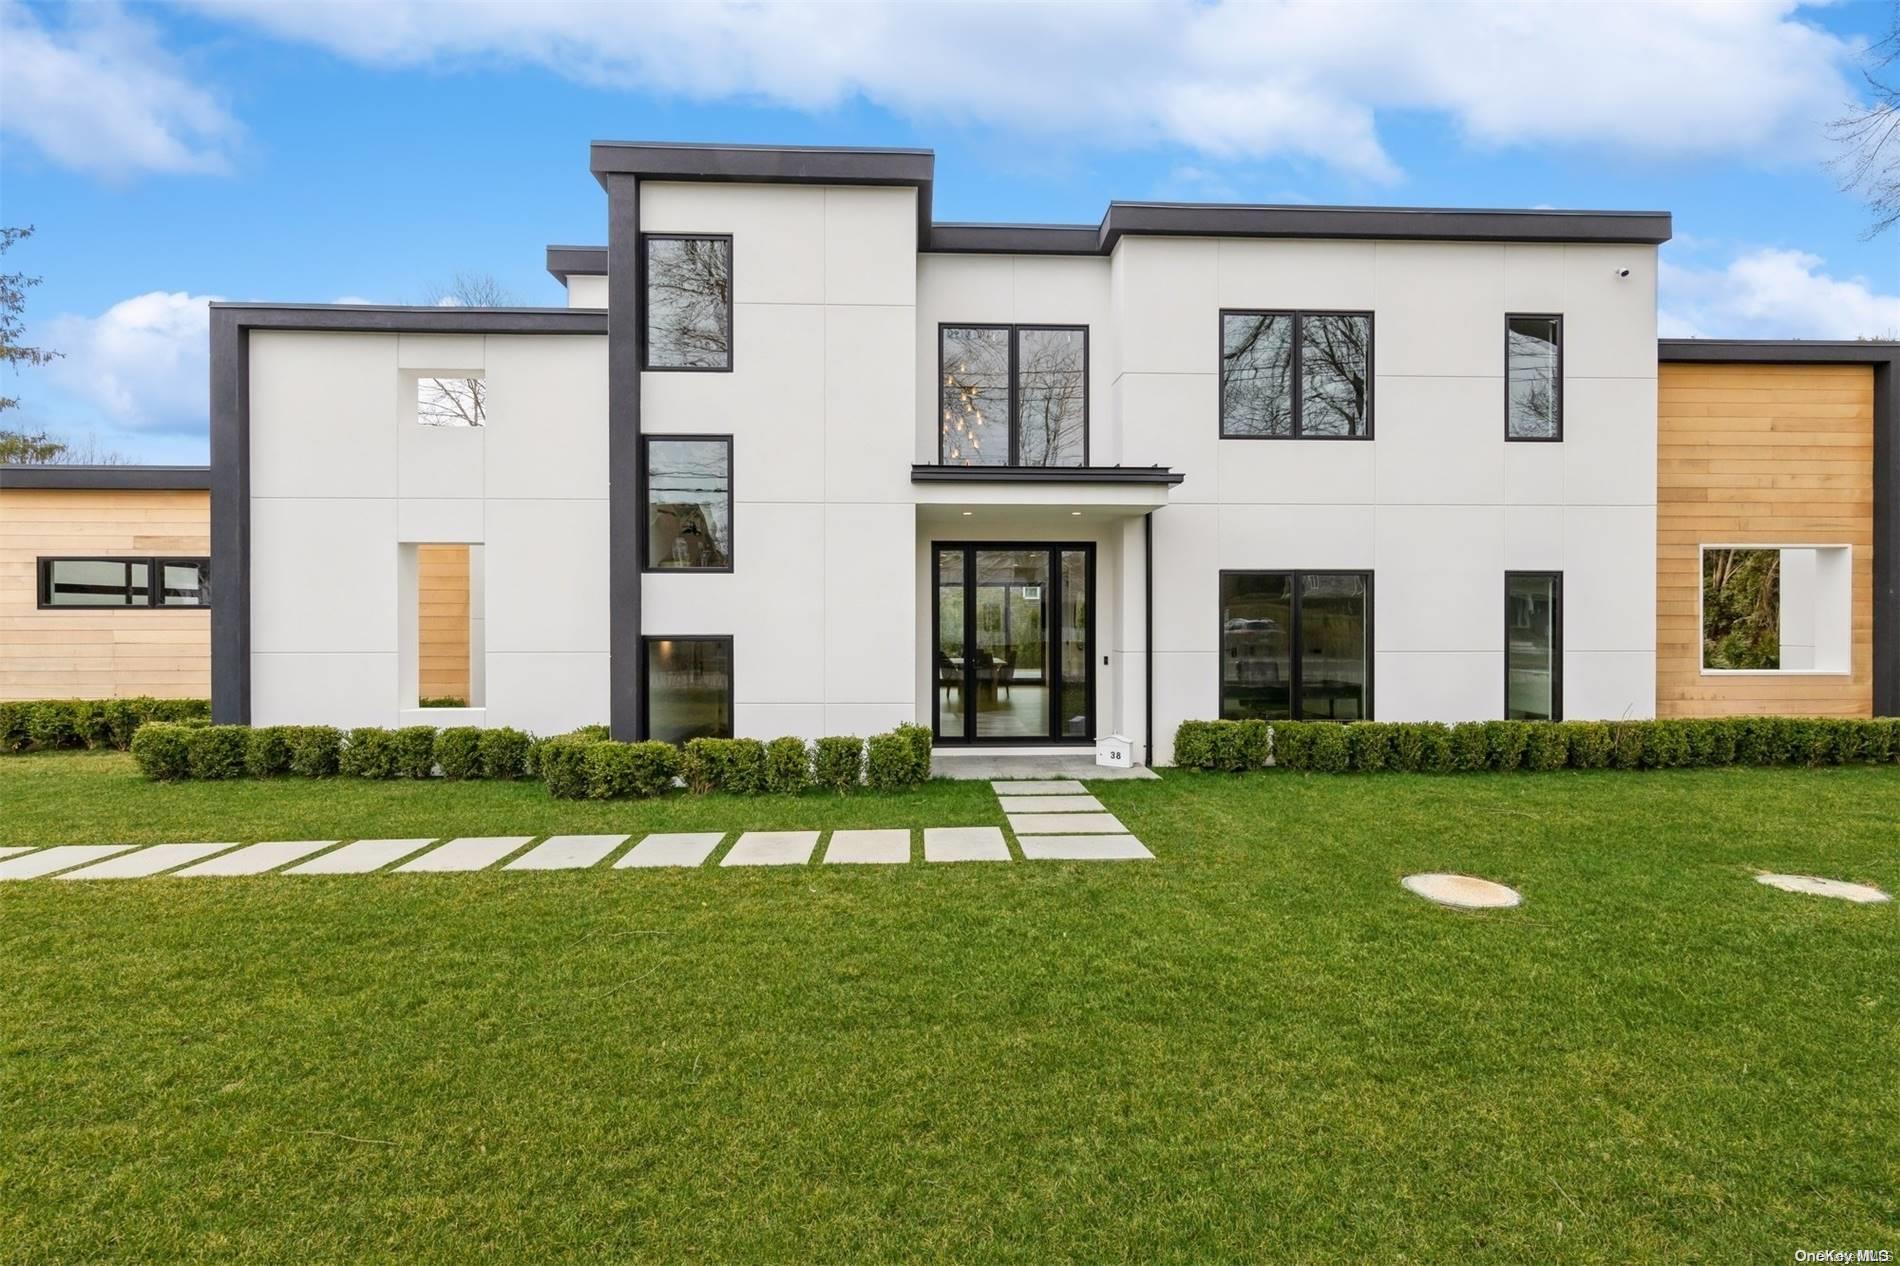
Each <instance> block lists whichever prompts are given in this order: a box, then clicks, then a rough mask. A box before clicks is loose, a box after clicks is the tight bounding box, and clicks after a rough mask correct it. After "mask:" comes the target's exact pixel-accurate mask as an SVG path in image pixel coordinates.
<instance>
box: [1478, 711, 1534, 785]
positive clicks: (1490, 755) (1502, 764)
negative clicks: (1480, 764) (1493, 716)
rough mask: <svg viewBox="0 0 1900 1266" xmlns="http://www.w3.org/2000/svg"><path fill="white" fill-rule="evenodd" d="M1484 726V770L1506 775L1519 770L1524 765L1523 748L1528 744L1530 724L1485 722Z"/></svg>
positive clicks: (1526, 722)
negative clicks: (1496, 771) (1493, 770)
mask: <svg viewBox="0 0 1900 1266" xmlns="http://www.w3.org/2000/svg"><path fill="white" fill-rule="evenodd" d="M1481 724H1482V725H1483V726H1484V763H1485V768H1487V769H1495V770H1499V771H1501V772H1505V773H1508V772H1510V771H1511V770H1513V769H1521V768H1522V767H1523V764H1524V748H1525V746H1526V745H1527V744H1528V743H1529V742H1530V737H1531V736H1530V723H1529V722H1528V721H1485V722H1482V723H1481Z"/></svg>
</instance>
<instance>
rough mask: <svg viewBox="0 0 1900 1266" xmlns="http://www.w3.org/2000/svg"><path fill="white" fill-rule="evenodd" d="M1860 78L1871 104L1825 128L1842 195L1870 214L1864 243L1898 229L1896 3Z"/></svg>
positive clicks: (1899, 19) (1899, 4) (1899, 20)
mask: <svg viewBox="0 0 1900 1266" xmlns="http://www.w3.org/2000/svg"><path fill="white" fill-rule="evenodd" d="M1867 59H1868V60H1867V66H1866V67H1865V68H1864V69H1863V70H1862V71H1861V78H1862V79H1864V80H1865V81H1866V83H1867V88H1868V91H1869V93H1870V95H1871V99H1870V100H1869V101H1868V102H1866V103H1864V104H1862V103H1856V104H1855V106H1854V108H1853V109H1851V110H1849V111H1848V113H1846V114H1844V115H1842V116H1841V117H1840V118H1838V119H1835V120H1834V121H1833V122H1832V123H1829V124H1828V125H1827V134H1828V137H1829V139H1831V140H1832V141H1833V142H1834V144H1835V147H1836V153H1835V156H1834V158H1833V159H1832V160H1831V161H1830V162H1829V164H1828V165H1829V166H1830V167H1832V168H1833V170H1834V172H1835V174H1836V176H1837V177H1838V178H1839V180H1840V187H1841V191H1842V192H1843V193H1858V194H1859V195H1860V196H1861V198H1862V199H1863V200H1864V201H1865V202H1866V203H1867V209H1868V210H1869V211H1870V212H1872V213H1873V219H1872V221H1871V222H1870V223H1869V224H1868V226H1867V228H1866V230H1865V231H1864V232H1863V233H1862V234H1861V236H1862V238H1873V237H1878V236H1879V235H1880V234H1882V233H1884V232H1886V231H1887V230H1888V229H1890V228H1892V227H1893V226H1894V225H1896V224H1900V0H1895V4H1894V8H1893V25H1892V27H1891V28H1890V29H1889V31H1888V32H1887V35H1886V38H1884V39H1882V40H1880V41H1879V42H1877V43H1875V44H1874V45H1873V46H1872V47H1870V48H1869V49H1868V50H1867Z"/></svg>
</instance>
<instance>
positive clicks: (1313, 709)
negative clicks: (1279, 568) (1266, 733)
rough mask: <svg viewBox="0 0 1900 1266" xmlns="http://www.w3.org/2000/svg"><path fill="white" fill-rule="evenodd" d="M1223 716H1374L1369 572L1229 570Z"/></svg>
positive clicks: (1223, 586)
mask: <svg viewBox="0 0 1900 1266" xmlns="http://www.w3.org/2000/svg"><path fill="white" fill-rule="evenodd" d="M1220 604H1221V609H1220V618H1221V643H1220V644H1221V686H1220V689H1221V700H1220V714H1221V716H1222V717H1224V718H1227V719H1230V720H1243V719H1246V718H1250V717H1262V718H1266V719H1269V720H1300V721H1365V720H1369V719H1371V716H1372V576H1371V574H1370V573H1368V572H1247V571H1228V572H1222V573H1221V577H1220Z"/></svg>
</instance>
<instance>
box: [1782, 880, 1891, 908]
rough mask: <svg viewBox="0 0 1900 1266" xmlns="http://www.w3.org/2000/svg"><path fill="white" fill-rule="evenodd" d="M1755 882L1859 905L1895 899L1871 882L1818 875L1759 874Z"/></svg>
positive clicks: (1784, 890) (1785, 890) (1875, 903)
mask: <svg viewBox="0 0 1900 1266" xmlns="http://www.w3.org/2000/svg"><path fill="white" fill-rule="evenodd" d="M1755 882H1756V883H1758V884H1767V885H1768V886H1769V887H1770V888H1779V889H1781V890H1782V891H1783V892H1804V893H1807V894H1809V895H1811V896H1816V897H1834V898H1837V899H1838V900H1841V901H1852V902H1855V903H1857V904H1859V905H1877V904H1878V903H1880V902H1882V901H1892V900H1893V898H1892V897H1889V896H1888V895H1887V894H1886V893H1884V892H1882V891H1880V889H1878V888H1875V887H1874V886H1872V885H1871V884H1853V883H1849V882H1847V881H1846V880H1845V879H1823V878H1821V877H1820V876H1818V875H1772V874H1771V875H1757V876H1755Z"/></svg>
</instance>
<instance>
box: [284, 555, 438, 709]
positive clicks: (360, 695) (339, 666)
mask: <svg viewBox="0 0 1900 1266" xmlns="http://www.w3.org/2000/svg"><path fill="white" fill-rule="evenodd" d="M253 557H255V554H253ZM396 696H397V691H396V652H395V651H393V650H391V651H389V652H387V653H370V652H351V651H324V652H315V653H311V652H300V651H289V652H253V653H252V655H251V724H253V725H334V726H336V727H338V728H339V729H349V728H351V727H352V726H358V725H390V726H393V725H397V724H400V722H401V717H400V714H399V712H398V710H397V706H396Z"/></svg>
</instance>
